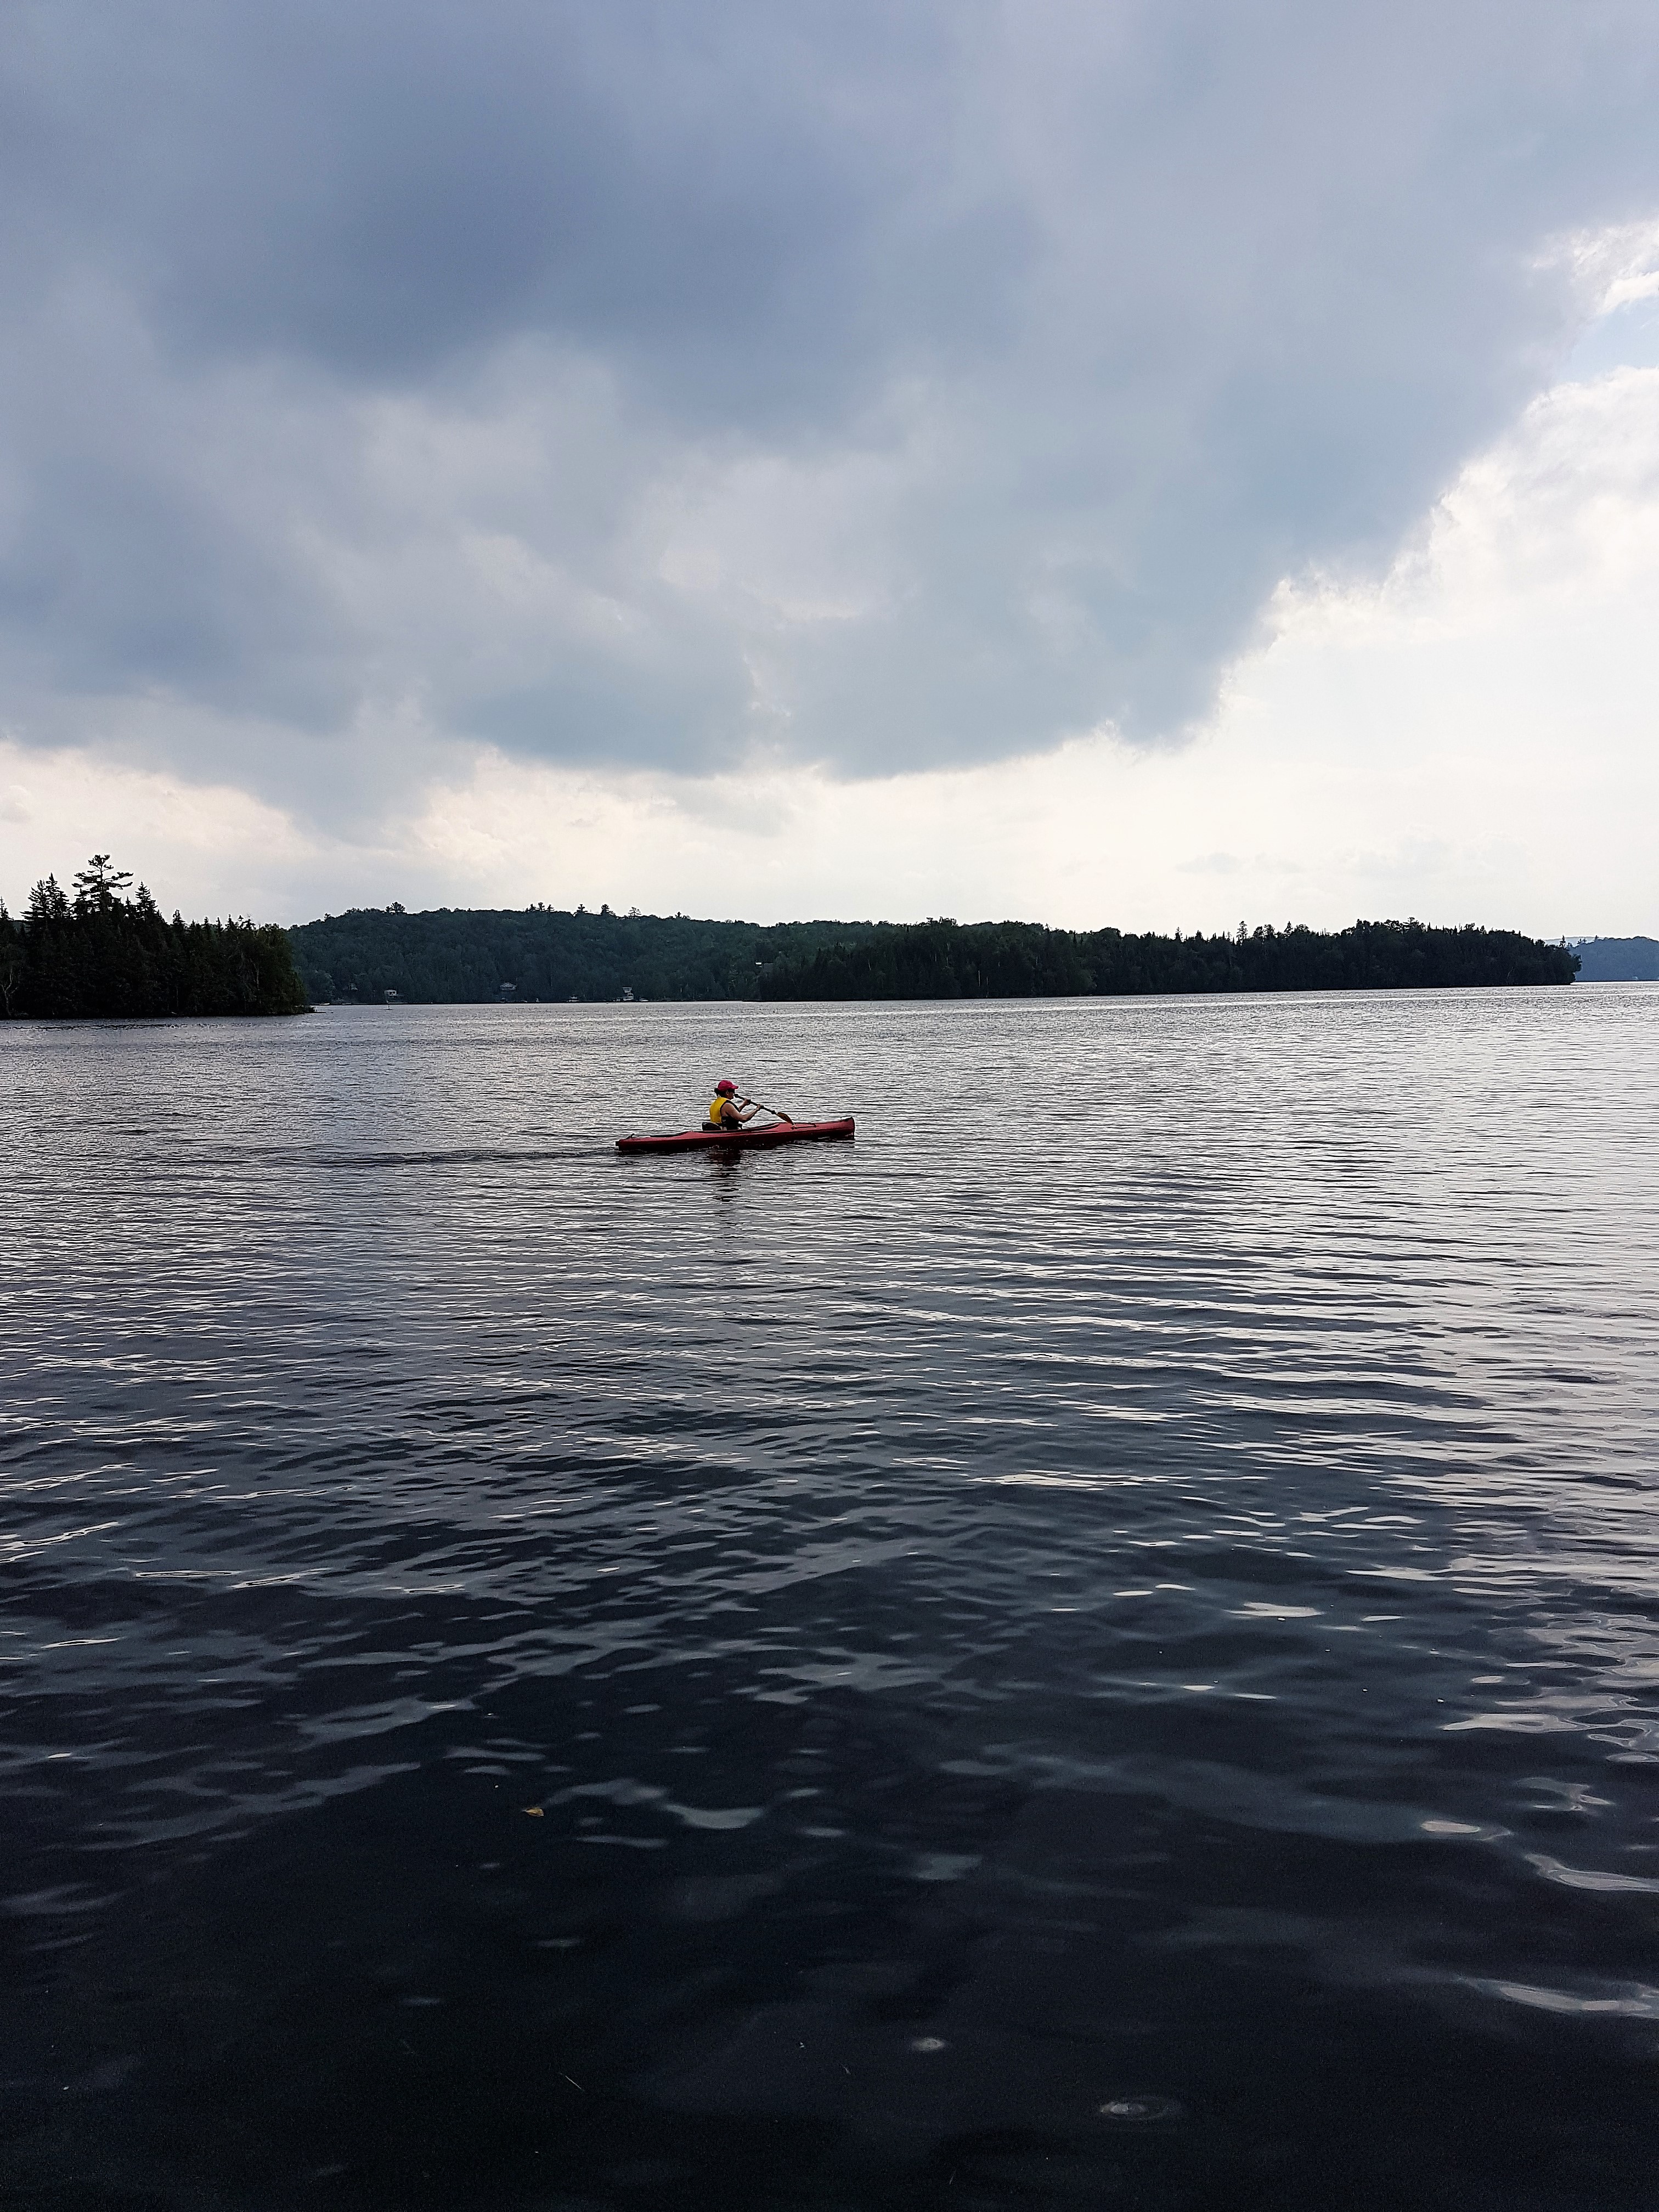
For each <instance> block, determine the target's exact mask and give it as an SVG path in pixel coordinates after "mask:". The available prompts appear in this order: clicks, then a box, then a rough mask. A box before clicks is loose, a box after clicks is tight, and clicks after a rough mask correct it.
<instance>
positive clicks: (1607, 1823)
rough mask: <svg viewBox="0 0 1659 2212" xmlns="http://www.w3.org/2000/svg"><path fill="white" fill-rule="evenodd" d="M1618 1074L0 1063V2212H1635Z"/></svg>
mask: <svg viewBox="0 0 1659 2212" xmlns="http://www.w3.org/2000/svg"><path fill="white" fill-rule="evenodd" d="M1656 1041H1659V992H1656V991H1653V990H1651V989H1647V990H1644V989H1643V988H1642V987H1615V986H1605V987H1596V988H1595V989H1589V990H1587V989H1583V988H1582V987H1580V988H1576V989H1574V990H1572V991H1570V992H1561V991H1555V992H1546V991H1540V992H1513V993H1504V994H1452V993H1448V994H1431V995H1423V996H1417V997H1407V996H1404V995H1401V996H1392V995H1391V996H1383V997H1376V998H1363V999H1360V998H1346V999H1344V998H1336V997H1319V998H1305V999H1277V1000H1271V999H1270V1000H1261V999H1258V1000H1232V1001H1200V1000H1148V1001H1143V1002H1130V1001H1111V1002H1106V1003H1093V1004H1088V1003H1082V1002H1061V1003H1047V1004H1019V1005H992V1006H921V1007H916V1006H897V1007H893V1006H848V1007H789V1008H776V1009H771V1008H757V1007H708V1006H702V1007H690V1008H684V1007H659V1006H628V1007H613V1008H569V1007H562V1006H561V1007H556V1008H555V1007H545V1008H544V1007H535V1006H525V1007H510V1008H498V1007H486V1008H476V1009H475V1008H465V1009H436V1008H434V1009H408V1010H400V1011H398V1012H382V1011H380V1010H379V1009H374V1010H362V1011H349V1010H331V1011H328V1012H323V1013H320V1014H319V1015H318V1016H316V1017H315V1018H313V1019H311V1020H308V1021H305V1022H300V1023H288V1024H171V1025H156V1026H132V1027H119V1026H77V1027H68V1028H61V1029H40V1028H32V1027H26V1026H23V1025H21V1024H20V1025H15V1026H12V1027H10V1028H6V1027H0V1146H3V1148H4V1149H3V1155H0V1173H3V1177H4V1190H5V1200H4V1212H3V1215H0V1301H3V1306H0V1323H3V1341H4V1343H5V1345H6V1346H7V1356H6V1360H5V1379H4V1382H3V1385H0V1416H3V1426H0V1484H3V1496H4V1516H3V1525H0V1540H3V1542H4V1545H5V1547H6V1558H7V1568H6V1572H7V1595H8V1605H7V1608H6V1613H5V1616H4V1620H3V1622H0V1634H3V1643H0V1651H3V1654H4V1656H5V1658H6V1662H7V1666H6V1673H5V1675H4V1677H3V1678H0V1679H3V1683H4V1746H3V1756H4V1759H5V1762H6V1780H7V1787H8V1804H9V1850H8V1852H7V1855H6V1859H5V1863H4V1891H5V1904H6V1906H7V1917H6V1919H5V1921H4V1923H0V1924H3V1926H4V1928H5V1929H7V1930H8V1931H9V1932H8V1934H7V1938H6V1940H7V1943H8V1948H9V1957H10V1965H11V1972H10V1975H9V1982H10V1984H11V1986H12V1989H13V1990H14V1992H15V1994H14V1996H13V1998H12V2002H10V2004H9V2007H8V2008H7V2012H6V2015H5V2025H4V2028H3V2031H0V2034H3V2048H0V2077H3V2082H4V2087H3V2100H4V2114H5V2139H4V2148H3V2152H0V2171H3V2172H4V2173H5V2175H6V2178H7V2179H8V2180H9V2182H10V2183H11V2185H12V2186H13V2188H14V2190H15V2191H21V2201H22V2202H24V2203H28V2204H35V2203H39V2204H40V2205H42V2206H51V2207H52V2208H53V2212H57V2208H59V2207H71V2206H73V2207H79V2206H81V2205H86V2206H88V2207H97V2208H100V2212H129V2208H131V2212H136V2209H137V2208H138V2207H140V2206H143V2207H145V2208H154V2207H155V2206H158V2205H163V2206H171V2205H173V2204H175V2203H176V2204H179V2205H188V2206H191V2207H196V2206H198V2205H199V2206H204V2207H206V2206H211V2207H214V2208H218V2207H220V2206H236V2207H240V2206H244V2205H247V2206H257V2207H261V2208H263V2207H264V2206H267V2205H269V2206H272V2207H276V2206H282V2207H287V2206H289V2205H290V2204H301V2203H303V2204H306V2205H310V2204H313V2203H315V2204H318V2205H319V2206H329V2207H350V2208H355V2207H382V2206H384V2207H394V2206H395V2207H404V2206H411V2207H412V2206H422V2207H424V2206H428V2205H429V2206H433V2207H439V2206H442V2207H446V2208H452V2207H457V2206H474V2205H476V2206H478V2207H481V2208H483V2207H491V2208H493V2207H509V2206H515V2205H520V2204H522V2205H525V2206H538V2207H561V2208H568V2212H576V2208H589V2212H591V2208H593V2207H599V2206H603V2207H611V2206H628V2205H641V2206H644V2205H653V2206H654V2205H657V2204H668V2203H672V2204H674V2205H676V2206H693V2207H701V2206H704V2205H707V2206H708V2207H711V2208H712V2207H720V2208H728V2207H729V2208H739V2209H740V2212H742V2209H743V2208H754V2212H763V2209H764V2212H771V2208H779V2207H792V2206H797V2205H799V2206H811V2207H823V2208H825V2212H829V2208H832V2207H834V2208H845V2207H848V2206H865V2205H869V2206H879V2207H889V2206H890V2207H894V2208H897V2207H901V2206H902V2207H912V2206H923V2207H926V2206H933V2205H937V2206H939V2207H941V2208H942V2207H946V2206H948V2207H951V2208H952V2212H954V2208H957V2207H959V2206H975V2205H977V2206H995V2207H1003V2206H1008V2207H1013V2206H1026V2205H1042V2204H1050V2203H1052V2204H1066V2205H1071V2204H1079V2203H1086V2204H1094V2203H1103V2204H1106V2203H1111V2204H1116V2203H1122V2204H1126V2205H1144V2206H1155V2207H1159V2208H1163V2207H1176V2206H1193V2207H1198V2206H1203V2207H1206V2208H1216V2207H1226V2206H1234V2205H1237V2206H1239V2207H1245V2206H1249V2207H1255V2206H1268V2205H1271V2206H1273V2207H1276V2208H1304V2207H1305V2208H1308V2212H1315V2208H1319V2209H1320V2212H1323V2208H1328V2207H1329V2206H1332V2205H1334V2204H1338V2203H1340V2204H1344V2205H1362V2206H1375V2207H1376V2208H1378V2212H1383V2208H1388V2212H1394V2208H1399V2207H1405V2206H1416V2205H1423V2206H1441V2205H1444V2206H1447V2207H1450V2206H1454V2205H1455V2206H1457V2207H1460V2208H1461V2207H1468V2206H1477V2207H1484V2206H1487V2205H1490V2206H1492V2207H1498V2206H1500V2205H1501V2206H1504V2207H1505V2208H1509V2207H1522V2208H1530V2207H1538V2208H1544V2207H1548V2208H1552V2212H1556V2208H1566V2207H1571V2208H1575V2212H1577V2208H1583V2212H1602V2209H1603V2208H1609V2212H1620V2209H1621V2208H1625V2207H1637V2206H1642V2207H1644V2208H1645V2207H1647V2206H1649V2205H1650V2204H1651V2203H1652V2201H1653V2196H1652V2182H1651V2174H1652V2172H1653V2160H1654V2154H1655V2152H1656V2149H1659V2133H1656V2128H1655V2122H1654V2097H1653V2093H1654V2084H1655V2081H1656V2075H1655V2072H1654V2069H1655V2065H1656V2062H1659V2039H1656V2018H1659V1955H1656V1954H1659V1800H1656V1790H1655V1783H1656V1762H1659V1706H1656V1695H1655V1690H1656V1676H1659V1587H1656V1576H1655V1571H1654V1565H1653V1553H1654V1542H1655V1536H1654V1526H1655V1524H1654V1519H1653V1508H1654V1493H1655V1487H1656V1480H1655V1478H1656V1470H1655V1467H1654V1442H1655V1436H1656V1426H1659V1424H1656V1406H1655V1399H1656V1378H1659V1359H1656V1352H1659V1324H1656V1316H1655V1309H1654V1301H1653V1290H1652V1286H1653V1283H1654V1280H1655V1260H1656V1249H1659V1174H1656V1170H1655V1167H1654V1164H1653V1157H1652V1155H1653V1153H1654V1151H1655V1150H1656V1148H1655V1147H1653V1146H1652V1145H1651V1143H1650V1139H1649V1137H1648V1131H1649V1129H1650V1125H1651V1124H1652V1121H1653V1119H1654V1109H1655V1106H1656V1103H1659V1066H1656V1054H1655V1045H1656ZM716 1063H719V1064H718V1066H717V1065H716ZM728 1066H730V1067H731V1070H732V1073H734V1074H735V1075H737V1076H738V1078H739V1079H741V1080H742V1081H743V1082H744V1084H745V1085H752V1086H753V1087H756V1088H758V1089H760V1090H762V1091H764V1092H765V1094H766V1095H767V1096H769V1097H770V1096H776V1095H779V1094H780V1093H781V1094H783V1096H782V1103H785V1104H786V1105H787V1106H789V1107H790V1108H791V1109H793V1110H795V1111H797V1112H805V1113H811V1114H814V1115H817V1114H834V1113H837V1112H843V1111H852V1112H854V1113H856V1114H857V1115H858V1116H859V1134H858V1138H857V1139H856V1142H855V1143H854V1144H853V1145H851V1146H847V1145H841V1146H795V1147H789V1148H785V1149H782V1150H779V1151H775V1152H751V1153H748V1154H744V1155H741V1156H738V1157H732V1158H716V1159H711V1158H699V1157H696V1156H679V1157H669V1158H634V1159H622V1158H617V1155H616V1154H615V1152H613V1151H612V1150H611V1139H612V1138H614V1137H615V1136H616V1135H617V1134H620V1133H625V1132H627V1131H629V1130H633V1129H648V1128H653V1127H657V1128H672V1127H683V1126H684V1124H685V1122H686V1121H687V1120H688V1118H689V1117H690V1115H691V1114H692V1113H693V1111H694V1110H695V1109H696V1105H697V1104H698V1103H700V1102H701V1100H702V1098H703V1097H706V1096H707V1093H708V1083H709V1081H710V1080H711V1079H712V1076H713V1075H714V1074H717V1073H724V1072H726V1068H727V1067H728Z"/></svg>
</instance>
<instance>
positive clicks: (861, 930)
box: [288, 906, 872, 1006]
mask: <svg viewBox="0 0 1659 2212" xmlns="http://www.w3.org/2000/svg"><path fill="white" fill-rule="evenodd" d="M871 927H872V925H871V924H870V923H868V922H847V921H788V922H781V923H779V924H778V925H777V926H776V927H773V928H763V927H761V926H760V925H759V924H758V923H757V922H750V921H692V920H690V917H689V916H687V915H678V914H676V915H654V914H637V913H636V914H613V913H612V912H611V908H609V907H608V906H602V907H601V908H599V912H598V913H597V914H590V913H588V912H587V911H586V908H582V907H578V908H576V910H575V911H574V913H569V912H566V911H563V910H562V909H558V908H551V907H543V906H533V907H528V908H524V909H523V910H521V911H520V910H513V909H507V910H506V911H494V912H492V911H483V912H469V911H467V910H465V909H463V908H454V909H452V908H448V907H440V908H436V909H435V911H433V912H430V913H427V914H405V913H404V909H403V908H402V907H401V906H392V907H384V908H383V907H355V908H352V910H351V911H350V912H349V914H337V915H325V916H324V917H323V919H322V921H307V922H303V923H301V924H300V925H299V926H298V927H296V928H293V929H290V930H289V933H288V937H289V944H290V945H292V946H293V948H294V957H295V962H296V963H297V965H298V967H299V970H300V974H301V976H302V978H303V979H304V981H305V986H306V988H307V990H308V991H309V992H310V994H311V995H312V997H313V999H315V1000H342V999H343V1000H356V1001H357V1002H359V1003H363V1004H367V1003H368V1002H370V1001H372V1000H385V998H386V995H387V994H388V993H394V994H396V995H397V997H398V998H399V999H408V1000H414V1001H416V1003H417V1004H427V1005H433V1004H450V1005H463V1006H465V1005H469V1004H472V1005H476V1004H478V1003H479V1002H481V1001H483V1000H487V999H499V998H501V997H503V996H504V995H511V996H512V997H513V998H515V999H519V1000H527V999H541V1000H548V999H580V1000H596V999H620V998H621V997H622V995H623V992H624V991H631V992H632V993H633V994H634V996H635V998H636V999H753V998H755V997H757V995H758V992H759V983H760V979H761V977H762V976H763V974H764V973H765V971H766V969H768V968H769V966H771V965H772V964H773V963H775V962H776V961H778V960H780V959H783V958H786V957H810V956H811V954H812V953H814V952H816V951H818V950H819V949H820V947H822V946H824V945H833V944H842V943H845V942H847V941H848V940H849V939H857V938H859V937H860V936H862V935H864V934H866V933H867V932H868V931H869V929H870V928H871ZM503 987H505V989H504V988H503Z"/></svg>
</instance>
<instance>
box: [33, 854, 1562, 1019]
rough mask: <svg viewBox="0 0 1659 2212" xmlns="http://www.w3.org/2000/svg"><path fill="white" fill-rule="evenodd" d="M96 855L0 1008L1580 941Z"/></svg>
mask: <svg viewBox="0 0 1659 2212" xmlns="http://www.w3.org/2000/svg"><path fill="white" fill-rule="evenodd" d="M131 880H132V879H131V876H130V875H129V874H127V873H126V872H125V871H120V870H117V869H115V868H113V867H112V866H111V864H110V860H109V855H108V854H94V856H93V859H92V860H91V862H90V863H89V864H88V867H87V868H86V869H84V870H83V871H82V872H81V873H80V874H79V875H77V876H76V878H75V879H74V889H73V891H72V893H71V892H66V891H64V890H63V889H62V888H61V887H60V886H59V884H58V881H57V879H56V878H55V877H52V876H48V877H46V878H44V879H43V880H42V881H41V882H40V883H38V884H36V885H35V886H34V889H33V892H32V893H31V894H30V896H29V901H28V905H27V908H26V910H25V911H24V913H23V914H22V915H21V916H19V917H16V918H13V917H12V916H11V915H8V913H7V912H6V909H5V907H4V904H3V902H0V1018H13V1019H17V1018H46V1019H53V1018H76V1017H79V1018H112V1017H119V1016H123V1015H126V1016H150V1017H155V1016H165V1015H183V1014H281V1013H300V1012H304V1011H306V1009H307V1005H308V1003H309V1002H310V1001H311V1000H316V1001H319V1002H329V1001H345V1002H348V1003H349V1002H353V1001H355V1002H356V1003H358V1004H375V1005H382V1004H385V1003H386V1001H387V1000H402V1001H407V1002H409V1003H410V1004H415V1005H422V1004H425V1005H469V1004H471V1005H477V1004H480V1003H483V1002H485V1001H491V1000H503V999H513V1000H520V1001H526V1000H542V1001H548V1000H562V1001H571V1000H576V1001H586V1002H593V1001H603V1000H621V999H628V998H632V999H636V1000H678V1001H686V1000H720V999H739V1000H838V999H982V998H1055V997H1085V998H1086V997H1122V996H1131V995H1137V994H1158V993H1172V994H1178V993H1188V992H1233V991H1322V990H1324V991H1329V990H1339V991H1340V990H1401V989H1417V988H1429V987H1436V986H1440V987H1446V986H1464V987H1469V986H1476V987H1501V986H1505V985H1516V984H1541V983H1543V984H1561V983H1571V981H1572V980H1573V976H1574V974H1575V972H1576V971H1577V969H1578V967H1579V965H1580V963H1579V958H1578V956H1577V954H1576V953H1575V952H1574V951H1572V950H1571V948H1570V947H1567V946H1564V945H1549V944H1547V943H1545V942H1543V941H1542V940H1541V939H1537V938H1531V937H1524V936H1522V935H1520V934H1519V933H1516V932H1515V931H1513V930H1501V929H1497V930H1495V929H1482V928H1479V927H1476V926H1474V924H1472V923H1471V924H1466V925H1465V926H1464V927H1462V928H1457V929H1440V928H1435V927H1431V926H1430V925H1428V924H1427V923H1425V922H1420V921H1357V922H1355V923H1353V924H1352V927H1349V928H1347V929H1344V930H1335V931H1329V930H1315V929H1309V928H1305V927H1300V926H1292V927H1287V928H1285V929H1275V928H1273V927H1271V926H1264V927H1260V928H1257V929H1255V930H1251V931H1249V932H1246V931H1245V930H1243V928H1241V929H1240V931H1239V933H1237V936H1223V935H1217V936H1213V937H1206V936H1205V935H1204V934H1203V933H1202V932H1194V933H1193V934H1192V935H1191V936H1183V935H1182V933H1181V932H1180V931H1176V933H1175V934H1174V935H1173V936H1169V937H1165V936H1161V935H1159V934H1158V933H1156V932H1154V931H1146V932H1143V933H1139V934H1137V933H1133V932H1127V933H1126V932H1123V931H1121V930H1116V929H1098V930H1066V929H1050V928H1048V927H1045V926H1044V925H1043V924H1042V923H1040V922H1023V921H999V922H958V921H945V920H940V921H923V922H870V921H795V922H780V923H775V924H770V925H763V924H760V923H757V922H747V921H698V920H695V919H693V918H692V917H690V915H646V914H641V913H639V912H638V911H637V909H635V911H633V912H631V913H629V914H614V913H612V911H611V908H609V907H608V906H605V907H601V908H599V911H598V912H597V913H592V914H590V913H589V912H588V911H587V910H586V908H582V907H578V908H575V909H574V912H573V911H568V910H564V909H561V908H552V907H547V906H532V907H528V908H505V909H467V908H453V909H452V908H436V909H434V910H431V911H428V912H427V913H423V914H408V913H405V912H404V908H402V907H401V906H392V907H385V908H380V907H370V908H353V909H351V910H350V911H349V912H348V913H346V914H343V915H325V916H324V917H323V919H322V920H321V921H313V922H305V923H301V924H299V925H297V926H296V927H292V928H289V929H286V930H285V929H281V928H277V927H270V926H267V927H260V926H259V925H258V924H256V923H254V922H252V921H192V922H187V921H185V920H184V919H183V917H182V916H181V915H178V914H175V915H173V918H172V920H171V921H168V920H167V918H166V917H165V916H164V915H162V914H161V909H160V908H158V907H157V905H156V903H155V900H154V899H153V898H152V897H151V896H150V895H149V891H148V890H147V889H146V888H145V887H144V885H143V884H139V885H138V887H137V890H136V891H132V890H130V886H131Z"/></svg>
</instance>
